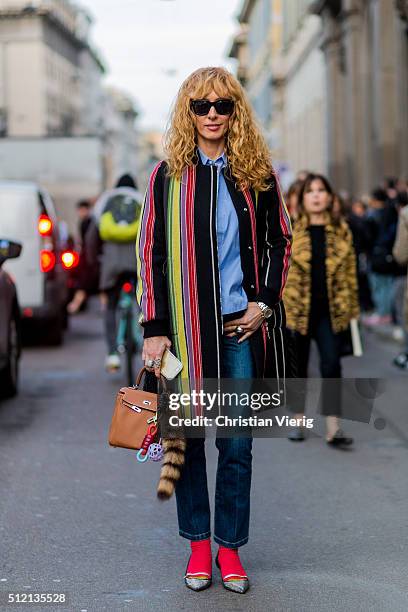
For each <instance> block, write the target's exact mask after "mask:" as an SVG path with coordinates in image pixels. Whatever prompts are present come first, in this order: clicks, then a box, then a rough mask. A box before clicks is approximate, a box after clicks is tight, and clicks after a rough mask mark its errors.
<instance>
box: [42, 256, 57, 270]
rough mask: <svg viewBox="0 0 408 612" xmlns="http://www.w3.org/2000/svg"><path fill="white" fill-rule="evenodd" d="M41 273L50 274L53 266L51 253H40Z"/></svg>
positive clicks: (53, 261)
mask: <svg viewBox="0 0 408 612" xmlns="http://www.w3.org/2000/svg"><path fill="white" fill-rule="evenodd" d="M40 264H41V272H51V270H53V269H54V266H55V255H54V253H53V252H52V251H41V252H40Z"/></svg>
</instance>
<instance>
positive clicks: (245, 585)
mask: <svg viewBox="0 0 408 612" xmlns="http://www.w3.org/2000/svg"><path fill="white" fill-rule="evenodd" d="M215 564H216V566H217V567H218V569H219V570H220V571H221V567H220V564H219V561H218V555H217V556H216V558H215ZM222 584H223V585H224V588H225V589H227V591H234V593H246V592H247V590H248V589H249V580H248V578H243V579H242V580H223V581H222Z"/></svg>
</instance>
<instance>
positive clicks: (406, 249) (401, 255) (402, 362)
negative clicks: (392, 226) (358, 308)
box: [393, 198, 408, 370]
mask: <svg viewBox="0 0 408 612" xmlns="http://www.w3.org/2000/svg"><path fill="white" fill-rule="evenodd" d="M401 201H404V202H405V198H401ZM393 255H394V257H395V259H396V260H397V262H398V263H399V264H400V265H402V266H406V265H407V264H408V206H407V205H406V204H405V205H404V207H403V208H401V209H400V214H399V222H398V230H397V238H396V240H395V244H394V248H393ZM405 296H406V297H405V321H404V343H405V347H404V350H403V351H402V352H401V353H400V354H399V355H398V356H397V357H396V358H395V359H394V365H396V366H397V367H399V368H401V369H402V370H408V279H407V286H406V290H405Z"/></svg>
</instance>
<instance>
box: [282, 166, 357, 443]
mask: <svg viewBox="0 0 408 612" xmlns="http://www.w3.org/2000/svg"><path fill="white" fill-rule="evenodd" d="M333 198H334V193H333V189H332V187H331V185H330V183H329V182H328V180H327V179H326V178H325V177H324V176H322V175H318V174H310V175H309V176H308V177H307V178H306V180H305V182H304V184H303V187H302V190H301V192H300V197H299V204H300V217H299V219H298V220H297V221H296V223H295V226H294V230H293V247H292V260H291V267H290V270H289V275H288V280H287V284H286V287H285V291H284V296H283V297H284V304H285V308H286V313H287V325H288V328H289V329H290V330H291V331H292V332H293V337H294V340H295V343H296V349H297V350H296V353H297V360H298V372H297V374H298V377H299V378H301V379H305V378H306V377H307V373H308V363H309V352H310V345H311V340H315V342H316V344H317V348H318V351H319V356H320V373H321V377H322V378H323V379H327V378H329V379H340V378H341V355H342V348H343V345H344V336H345V333H347V330H348V328H349V324H350V321H351V319H353V318H356V317H358V315H359V304H358V288H357V276H356V259H355V252H354V247H353V239H352V234H351V231H350V229H349V227H348V225H347V223H346V221H345V220H343V219H336V218H335V217H333V215H332V212H331V210H332V204H333ZM342 332H343V333H342ZM344 332H345V333H344ZM303 408H304V405H303V400H302V401H301V405H300V406H297V409H296V412H297V413H298V417H301V416H302V412H303ZM321 411H322V413H323V414H324V415H325V416H326V417H327V418H326V425H327V437H326V440H327V442H329V443H330V444H332V445H349V444H351V443H352V439H351V438H349V437H346V436H345V435H344V433H343V432H342V431H341V430H340V424H339V417H340V415H341V383H340V382H338V383H336V382H335V381H333V380H330V382H329V381H326V382H324V384H323V388H322V395H321ZM299 422H300V421H299ZM290 439H292V440H303V439H304V430H303V429H302V428H300V427H297V428H295V429H294V430H293V431H292V432H291V434H290Z"/></svg>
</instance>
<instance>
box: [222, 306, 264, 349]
mask: <svg viewBox="0 0 408 612" xmlns="http://www.w3.org/2000/svg"><path fill="white" fill-rule="evenodd" d="M263 322H264V318H263V316H262V311H261V309H260V308H259V306H258V304H257V303H256V302H248V308H247V309H246V311H245V314H244V316H243V317H241V318H240V319H234V320H233V321H228V323H225V325H224V333H225V334H226V335H227V336H229V337H233V336H240V338H239V340H238V342H243V341H244V340H246V339H247V338H249V336H252V334H253V333H254V332H256V330H257V329H258V327H260V326H261V325H262V323H263ZM238 325H239V326H240V327H242V329H243V330H244V333H243V334H239V333H237V332H236V327H237V326H238Z"/></svg>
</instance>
